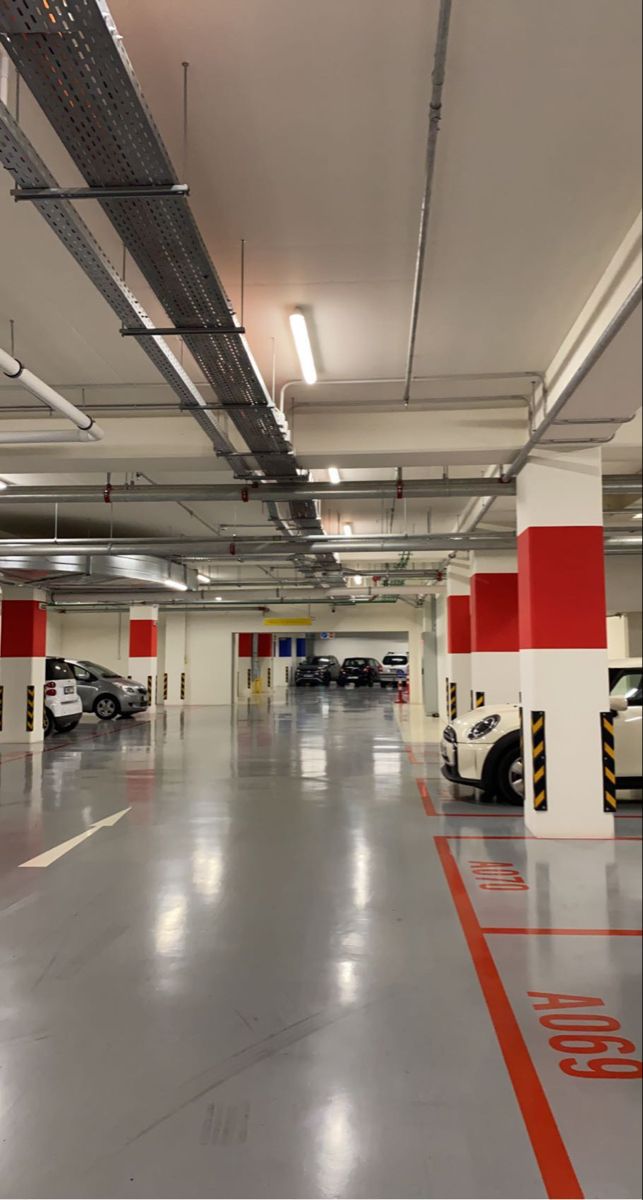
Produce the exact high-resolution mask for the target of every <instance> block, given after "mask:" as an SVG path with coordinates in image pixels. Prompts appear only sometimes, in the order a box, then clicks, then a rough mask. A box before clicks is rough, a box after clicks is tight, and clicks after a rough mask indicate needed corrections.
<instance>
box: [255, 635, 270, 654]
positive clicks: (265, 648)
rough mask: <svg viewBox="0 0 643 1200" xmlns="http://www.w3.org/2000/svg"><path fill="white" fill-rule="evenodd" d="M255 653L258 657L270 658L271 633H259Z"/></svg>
mask: <svg viewBox="0 0 643 1200" xmlns="http://www.w3.org/2000/svg"><path fill="white" fill-rule="evenodd" d="M258 642H259V646H258V649H257V654H258V656H259V658H272V634H271V633H260V634H259V638H258Z"/></svg>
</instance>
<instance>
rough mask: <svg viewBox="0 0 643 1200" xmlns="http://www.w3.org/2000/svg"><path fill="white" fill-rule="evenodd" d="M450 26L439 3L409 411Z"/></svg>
mask: <svg viewBox="0 0 643 1200" xmlns="http://www.w3.org/2000/svg"><path fill="white" fill-rule="evenodd" d="M450 23H451V0H440V12H439V16H438V32H437V35H436V39H435V51H434V54H433V75H432V87H431V102H430V104H429V132H428V138H427V145H426V172H425V181H424V196H423V197H422V209H421V212H420V233H419V237H418V250H417V258H416V263H415V279H414V282H413V298H412V301H411V328H410V331H409V348H408V351H407V358H406V371H405V383H404V396H403V400H404V406H405V407H406V408H408V406H409V401H410V398H411V382H412V379H413V363H414V361H415V342H416V338H417V327H418V320H419V316H420V302H421V299H422V283H423V281H424V266H425V261H426V243H427V238H428V232H429V217H430V214H431V196H432V193H433V177H434V175H435V159H436V151H437V145H438V136H439V133H440V119H441V117H442V89H443V87H444V74H445V69H446V60H447V45H448V41H449V25H450Z"/></svg>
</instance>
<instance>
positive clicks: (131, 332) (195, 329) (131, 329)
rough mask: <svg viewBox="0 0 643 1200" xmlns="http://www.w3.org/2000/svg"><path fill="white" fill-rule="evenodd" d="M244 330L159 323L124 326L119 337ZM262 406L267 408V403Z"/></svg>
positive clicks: (241, 330)
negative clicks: (155, 325) (151, 326)
mask: <svg viewBox="0 0 643 1200" xmlns="http://www.w3.org/2000/svg"><path fill="white" fill-rule="evenodd" d="M245 332H246V331H245V329H244V327H243V325H161V326H159V327H158V328H152V329H147V328H145V327H143V326H141V328H140V329H138V328H137V327H136V326H124V327H123V328H122V329H121V337H133V338H143V337H198V336H199V334H205V335H207V337H234V336H236V335H237V334H240V333H245ZM236 407H239V408H240V407H242V406H241V405H237V406H236ZM247 407H251V406H250V405H248V406H247ZM264 407H266V408H267V407H268V405H265V406H264Z"/></svg>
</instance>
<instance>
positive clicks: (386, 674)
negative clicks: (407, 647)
mask: <svg viewBox="0 0 643 1200" xmlns="http://www.w3.org/2000/svg"><path fill="white" fill-rule="evenodd" d="M408 677H409V656H408V654H407V653H406V652H404V653H400V652H398V651H396V650H390V651H389V653H388V654H385V655H384V658H383V659H382V671H381V673H380V677H379V679H380V684H381V686H382V687H397V685H398V683H399V682H400V680H402V682H404V680H406V679H408Z"/></svg>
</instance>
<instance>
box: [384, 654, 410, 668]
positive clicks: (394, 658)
mask: <svg viewBox="0 0 643 1200" xmlns="http://www.w3.org/2000/svg"><path fill="white" fill-rule="evenodd" d="M383 662H384V666H385V667H405V666H406V664H407V657H406V654H385V655H384V658H383Z"/></svg>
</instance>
